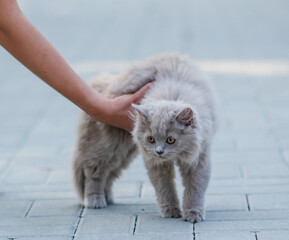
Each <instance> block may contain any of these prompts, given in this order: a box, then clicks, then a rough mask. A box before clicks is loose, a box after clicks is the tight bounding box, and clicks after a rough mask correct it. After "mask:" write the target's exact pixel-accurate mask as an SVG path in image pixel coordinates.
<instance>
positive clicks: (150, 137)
mask: <svg viewBox="0 0 289 240" xmlns="http://www.w3.org/2000/svg"><path fill="white" fill-rule="evenodd" d="M148 141H149V142H150V143H155V142H156V141H155V138H154V137H153V136H148Z"/></svg>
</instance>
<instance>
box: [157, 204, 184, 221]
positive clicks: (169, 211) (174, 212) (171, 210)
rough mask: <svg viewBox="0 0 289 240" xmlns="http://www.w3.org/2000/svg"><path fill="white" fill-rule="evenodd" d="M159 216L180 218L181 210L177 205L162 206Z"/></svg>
mask: <svg viewBox="0 0 289 240" xmlns="http://www.w3.org/2000/svg"><path fill="white" fill-rule="evenodd" d="M161 216H162V217H163V218H180V217H181V216H182V212H181V210H180V209H179V208H178V207H175V206H164V207H161Z"/></svg>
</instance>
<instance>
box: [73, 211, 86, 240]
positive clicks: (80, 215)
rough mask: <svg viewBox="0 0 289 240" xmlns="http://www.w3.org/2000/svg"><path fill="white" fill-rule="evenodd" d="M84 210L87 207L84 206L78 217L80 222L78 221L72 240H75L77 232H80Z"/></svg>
mask: <svg viewBox="0 0 289 240" xmlns="http://www.w3.org/2000/svg"><path fill="white" fill-rule="evenodd" d="M84 209H85V207H84V206H82V208H81V211H80V214H79V216H78V220H77V222H76V225H75V228H74V232H73V234H72V240H73V239H74V238H75V235H76V233H77V230H78V227H79V224H80V221H81V219H82V218H83V216H82V214H83V212H84Z"/></svg>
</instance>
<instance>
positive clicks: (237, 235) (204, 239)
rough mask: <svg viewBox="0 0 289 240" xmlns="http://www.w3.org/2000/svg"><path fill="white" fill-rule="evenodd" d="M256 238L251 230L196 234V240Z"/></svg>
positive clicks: (253, 239) (246, 239) (249, 239)
mask: <svg viewBox="0 0 289 240" xmlns="http://www.w3.org/2000/svg"><path fill="white" fill-rule="evenodd" d="M208 239H214V240H232V239H234V240H256V237H255V233H252V232H249V231H248V232H238V231H234V232H202V233H198V234H196V240H208Z"/></svg>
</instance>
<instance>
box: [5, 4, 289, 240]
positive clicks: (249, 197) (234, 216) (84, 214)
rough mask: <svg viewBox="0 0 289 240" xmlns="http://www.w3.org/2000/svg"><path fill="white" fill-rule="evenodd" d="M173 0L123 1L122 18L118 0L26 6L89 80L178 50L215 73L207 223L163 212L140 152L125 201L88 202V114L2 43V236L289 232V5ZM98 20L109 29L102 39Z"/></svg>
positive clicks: (123, 186) (122, 189)
mask: <svg viewBox="0 0 289 240" xmlns="http://www.w3.org/2000/svg"><path fill="white" fill-rule="evenodd" d="M136 2H138V3H136ZM169 2H170V3H168V1H158V3H157V5H158V6H155V5H154V4H153V3H152V2H151V1H124V2H123V4H124V5H125V6H126V7H125V8H124V9H125V10H124V11H123V12H121V13H119V12H118V11H117V10H118V8H120V7H121V6H120V5H119V4H120V3H114V4H116V6H114V4H113V3H111V2H110V1H103V4H101V5H100V6H94V7H92V6H90V5H89V4H94V2H93V1H91V2H90V1H70V4H67V1H61V2H60V3H49V1H46V2H41V3H40V2H39V1H32V0H31V1H29V0H25V1H21V5H22V7H23V10H24V12H25V13H26V14H27V15H28V17H29V18H30V19H31V21H33V22H34V24H36V25H37V26H38V27H39V28H40V29H41V30H42V31H43V32H44V33H45V34H46V35H47V36H49V39H50V40H51V41H52V42H53V44H55V45H56V46H57V48H58V49H59V50H60V51H61V53H62V54H63V55H64V56H65V57H66V59H68V61H69V62H71V63H72V65H73V66H74V67H75V69H76V70H77V71H78V72H79V73H80V74H81V75H82V76H83V77H84V78H85V79H87V78H89V77H90V76H93V75H95V74H97V72H98V71H99V70H101V69H103V66H105V68H107V70H111V71H113V72H117V71H120V70H121V69H123V68H125V67H126V66H127V65H129V62H127V61H128V60H140V59H143V58H144V57H147V56H149V55H151V54H153V53H155V52H163V51H168V50H172V49H173V50H178V51H181V52H184V53H189V54H191V55H192V56H193V58H194V59H195V60H196V63H197V64H199V65H200V66H201V67H202V68H203V69H204V70H206V71H207V72H208V73H209V75H210V76H211V78H212V82H213V85H214V87H215V89H216V92H217V95H218V96H219V106H220V113H221V116H222V121H221V126H220V129H219V131H218V134H217V136H216V137H215V141H214V145H213V153H212V163H213V172H212V173H213V174H212V179H211V182H210V186H209V189H208V193H207V218H206V221H204V222H202V223H198V224H190V223H186V222H183V221H181V220H180V219H162V218H160V216H159V214H158V209H157V206H156V200H155V196H154V190H153V188H152V186H151V184H150V183H149V181H148V178H147V176H146V173H145V170H144V167H143V164H142V160H141V159H140V158H137V159H135V161H134V162H133V164H132V165H131V166H130V168H129V169H128V170H127V171H125V172H124V174H123V176H122V177H121V178H120V179H119V180H118V181H117V183H116V184H115V186H114V193H115V198H116V204H115V205H113V206H109V207H108V208H106V209H101V210H99V209H98V210H90V209H85V208H83V207H82V206H81V205H80V202H79V201H78V199H77V198H76V195H75V193H74V190H73V187H72V184H71V173H70V159H71V153H72V149H73V139H74V126H75V121H76V119H77V112H78V109H77V108H76V107H74V106H73V105H72V104H71V103H69V102H68V101H67V100H65V99H64V98H63V97H61V96H59V95H58V94H57V93H55V92H54V91H53V90H51V89H49V88H48V87H47V86H46V85H44V84H43V83H42V82H41V81H39V80H37V79H36V77H34V76H33V75H31V74H30V73H29V72H28V71H27V70H25V69H24V68H23V67H22V66H20V65H19V64H18V63H17V62H16V61H15V60H13V59H12V58H11V57H10V56H9V55H8V54H7V53H6V52H5V51H4V50H3V49H0V83H1V84H0V110H1V111H0V206H1V207H0V240H4V239H5V240H7V239H10V240H11V239H17V240H27V239H37V240H47V239H49V240H52V239H53V240H68V239H69V240H72V239H77V240H86V239H87V240H91V239H101V240H106V239H109V240H111V239H112V240H113V239H123V240H129V239H136V240H138V239H139V240H141V239H142V240H154V239H158V240H162V239H164V240H170V239H174V240H182V239H184V240H186V239H191V240H193V239H195V240H211V239H213V240H218V239H220V240H226V239H230V240H231V239H234V240H239V239H245V240H247V239H248V240H256V239H258V240H288V239H289V237H288V236H289V125H288V121H289V73H288V68H289V66H288V59H289V51H288V50H289V44H288V42H289V40H288V36H289V35H288V31H285V30H286V29H288V21H289V17H288V14H287V13H288V3H287V1H286V0H284V1H282V0H279V1H274V3H271V1H241V0H238V1H234V3H232V1H227V2H226V1H218V4H217V3H215V2H216V1H210V3H206V4H205V3H202V2H203V1H181V3H182V4H173V2H174V1H169ZM178 2H179V1H178ZM191 2H192V3H191ZM65 3H66V4H65ZM165 3H168V5H167V8H169V10H168V11H165V10H163V9H161V6H163V5H164V4H165ZM58 4H59V5H58ZM82 4H84V5H82ZM136 4H139V5H136ZM259 4H260V5H259ZM94 5H95V4H94ZM32 6H33V7H32ZM83 6H86V8H85V9H84V7H83ZM88 6H89V7H88ZM97 7H99V8H97ZM189 7H190V8H189ZM135 8H137V11H136V12H133V11H132V9H135ZM141 9H144V11H143V12H140V10H141ZM174 9H176V11H172V10H174ZM190 9H192V16H191V15H190V11H189V10H190ZM110 10H111V11H110ZM86 13H87V14H86ZM108 13H110V16H116V18H117V19H118V20H119V21H116V20H115V19H114V18H111V17H108V15H109V14H108ZM128 13H130V14H131V16H130V15H128ZM140 13H142V14H140ZM181 13H184V14H181ZM85 14H86V15H85ZM117 14H119V15H117ZM171 14H172V16H171ZM105 16H107V17H105ZM149 17H151V18H152V19H153V21H156V24H152V25H151V26H150V25H149V24H148V23H147V21H149V19H150V18H149ZM190 17H192V21H189V20H190ZM48 18H49V19H50V20H47V19H48ZM171 18H172V19H175V20H176V21H171V20H170V19H171ZM131 19H135V20H136V21H132V20H131ZM160 19H161V20H160ZM164 19H167V21H171V22H170V24H169V25H166V24H165V23H166V21H165V22H164ZM240 19H241V20H242V21H241V20H240ZM94 21H95V22H94ZM91 22H94V23H95V25H96V28H97V29H99V31H103V32H104V33H105V34H104V35H103V36H101V37H100V38H99V39H97V40H95V41H96V42H94V39H95V34H96V33H95V31H94V32H93V31H92V30H93V29H92V23H91ZM88 23H89V24H90V25H87V24H88ZM122 24H124V25H122ZM137 24H142V26H143V30H142V31H141V30H139V29H138V28H137V26H138V25H137ZM105 26H114V29H116V30H115V31H116V32H113V30H112V29H109V30H107V29H106V28H105ZM120 26H122V28H119V27H120ZM125 26H127V28H126V27H125ZM82 28H83V30H81V29H82ZM189 29H191V30H192V32H190V31H189ZM76 30H77V31H78V34H76V33H75V31H76ZM106 30H107V32H105V31H106ZM158 31H160V32H161V36H160V35H158ZM62 33H63V34H62ZM75 34H76V36H75V38H74V37H73V36H74V35H75ZM128 34H129V36H127V35H128ZM167 34H170V35H169V36H171V38H169V39H168V40H167V38H165V37H164V36H166V35H167ZM115 39H118V40H119V42H120V45H117V46H116V45H114V43H116V40H115ZM83 43H87V44H85V46H83ZM127 44H129V45H127ZM131 48H132V49H131ZM95 56H98V57H95ZM224 59H225V60H224ZM238 59H239V60H238ZM104 60H106V61H108V62H105V61H104ZM115 61H117V62H115ZM208 61H209V62H208ZM119 63H121V64H119ZM232 63H234V64H232ZM122 64H123V65H122ZM216 66H217V67H216ZM256 66H258V68H257V69H256ZM178 181H179V177H178ZM179 191H180V192H181V187H180V186H179ZM180 194H181V193H180Z"/></svg>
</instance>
